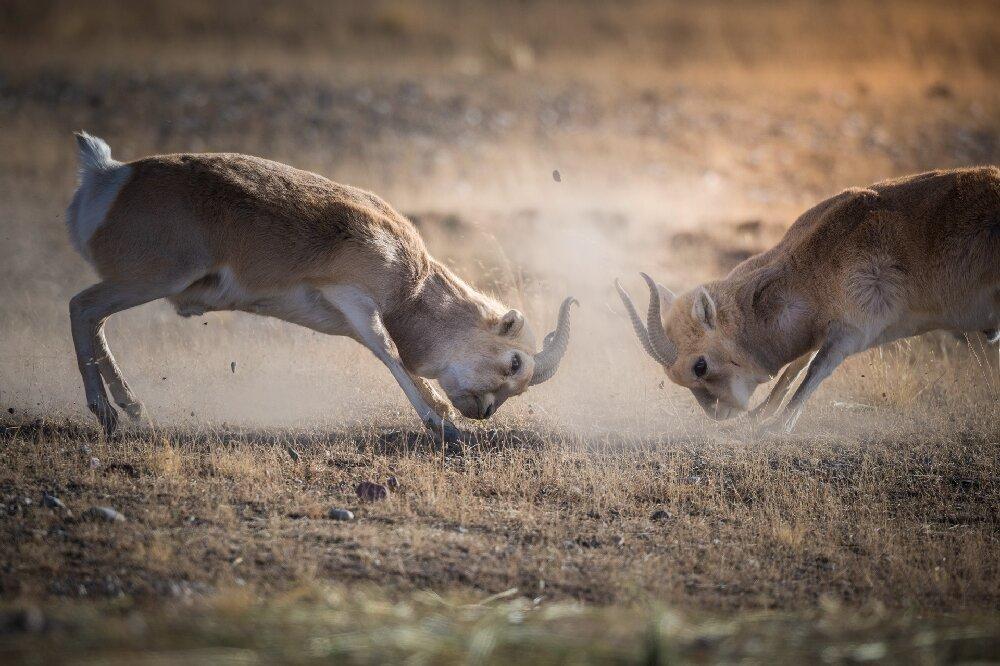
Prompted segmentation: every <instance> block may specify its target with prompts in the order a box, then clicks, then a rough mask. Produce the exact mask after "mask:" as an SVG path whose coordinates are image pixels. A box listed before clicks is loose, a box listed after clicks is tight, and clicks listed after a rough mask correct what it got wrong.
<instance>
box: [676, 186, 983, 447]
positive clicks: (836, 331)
mask: <svg viewBox="0 0 1000 666" xmlns="http://www.w3.org/2000/svg"><path fill="white" fill-rule="evenodd" d="M699 290H704V291H705V292H706V293H707V294H708V295H709V296H710V297H711V300H712V302H714V305H715V309H716V311H717V322H716V324H715V326H714V327H712V326H706V325H705V324H704V323H703V322H702V321H701V320H699V318H698V317H697V316H695V315H694V314H693V306H694V303H695V302H696V299H697V295H698V294H699V293H700V292H699ZM998 325H1000V169H997V168H996V167H980V168H971V169H955V170H950V171H933V172H930V173H924V174H919V175H915V176H909V177H906V178H900V179H897V180H889V181H884V182H880V183H877V184H875V185H872V186H871V187H870V188H855V189H849V190H846V191H844V192H842V193H840V194H838V195H836V196H834V197H831V198H830V199H827V200H826V201H823V202H822V203H820V204H818V205H817V206H815V207H813V208H812V209H810V210H808V211H806V212H805V213H804V214H803V215H802V216H801V217H799V219H798V220H797V221H796V222H795V224H793V225H792V227H791V228H790V229H789V230H788V232H787V234H786V235H785V237H784V238H783V239H782V240H781V242H780V243H778V245H776V246H775V247H774V248H772V249H771V250H768V251H767V252H764V253H762V254H759V255H757V256H754V257H751V258H750V259H747V260H746V261H745V262H743V263H742V264H740V265H739V266H737V267H736V268H735V269H733V271H732V272H730V274H729V275H728V276H726V278H724V279H722V280H718V281H715V282H710V283H708V284H705V285H702V286H701V287H699V288H698V289H696V290H692V291H691V292H688V293H686V294H683V295H681V296H679V297H677V298H676V299H673V301H672V302H671V303H670V307H669V309H666V310H665V311H664V312H663V326H664V328H665V330H666V333H667V336H668V338H669V339H670V340H671V341H672V342H673V343H674V345H675V346H676V347H677V350H678V354H677V361H676V362H674V363H673V364H672V365H671V366H670V367H669V368H667V374H668V376H669V377H670V378H671V379H672V380H673V381H674V382H676V383H678V384H680V385H682V386H686V387H688V388H691V389H692V391H694V392H695V395H696V397H698V398H699V402H701V404H702V406H703V407H705V409H706V412H708V413H709V414H710V415H712V416H715V417H719V418H727V417H729V416H733V415H735V414H736V413H739V412H741V411H744V410H745V409H746V408H747V399H748V398H749V396H750V393H752V391H753V388H754V387H755V386H756V385H758V384H759V383H761V382H763V381H766V380H767V379H769V378H770V377H772V376H774V375H776V374H777V373H778V372H779V371H780V370H781V368H782V367H783V366H785V365H786V364H788V363H791V362H792V361H795V360H796V359H802V360H800V361H799V362H798V363H796V364H795V368H794V373H791V374H792V377H791V379H788V380H787V381H786V379H787V378H783V380H782V381H781V382H779V386H778V387H776V389H775V393H780V395H772V396H771V397H769V399H768V400H767V405H766V408H765V407H764V406H762V409H763V410H764V411H763V412H762V414H761V415H762V416H768V415H769V414H770V412H773V410H774V409H775V408H776V407H777V404H775V403H778V404H780V401H781V397H782V395H783V393H784V391H785V390H787V387H788V384H790V383H791V380H793V379H794V374H797V372H798V369H800V368H801V367H802V366H804V365H805V359H808V355H809V354H811V353H812V352H814V351H817V350H818V353H817V355H816V358H815V359H814V360H813V362H812V363H811V364H810V365H809V370H808V372H807V377H806V380H805V381H804V382H803V385H802V387H800V389H799V390H798V391H797V392H796V394H795V396H793V398H792V400H791V402H790V403H789V405H788V408H787V409H786V415H785V416H786V419H787V420H786V421H785V422H784V423H783V425H784V426H785V427H786V428H789V429H790V428H791V426H792V425H794V421H795V418H796V417H797V415H798V412H799V410H800V409H801V406H802V403H803V402H804V401H805V399H806V398H807V397H808V395H809V393H811V391H812V390H814V389H815V387H816V385H818V383H819V382H820V381H822V379H823V378H824V377H825V376H827V375H828V374H829V373H830V372H831V371H832V370H833V368H834V367H836V365H837V364H838V363H839V362H840V361H841V360H842V359H843V358H845V357H846V356H848V355H850V354H853V353H856V352H858V351H862V350H864V349H868V348H870V347H872V346H875V345H879V344H882V343H884V342H888V341H891V340H895V339H898V338H902V337H907V336H911V335H918V334H920V333H924V332H926V331H930V330H934V329H946V330H954V331H976V330H983V331H988V330H995V329H996V328H997V327H998ZM701 357H704V358H705V359H706V361H707V366H708V372H707V373H706V374H705V376H704V377H702V378H698V377H696V376H695V374H694V372H693V367H694V364H695V362H696V361H697V359H698V358H701ZM803 357H805V358H804V359H803ZM775 398H777V400H775Z"/></svg>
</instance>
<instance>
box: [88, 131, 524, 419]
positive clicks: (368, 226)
mask: <svg viewBox="0 0 1000 666" xmlns="http://www.w3.org/2000/svg"><path fill="white" fill-rule="evenodd" d="M81 137H82V138H81V139H80V140H81V146H85V141H84V139H86V140H89V141H91V144H88V145H98V146H104V149H105V152H107V154H108V155H110V152H109V151H107V149H106V144H103V142H101V141H100V140H99V139H97V140H95V139H93V138H92V137H87V136H86V135H81ZM84 150H86V148H84ZM86 157H87V155H86V154H84V155H83V156H82V159H81V162H82V163H85V162H86ZM113 164H116V165H118V167H122V168H124V167H127V168H128V169H131V175H130V177H129V178H128V180H127V182H125V184H124V185H123V186H122V187H121V189H120V191H118V193H117V196H116V197H115V199H114V202H113V204H112V205H111V207H110V209H109V210H108V212H107V215H106V216H105V218H104V220H103V223H102V224H101V225H100V226H99V227H98V228H97V230H96V231H95V232H94V233H93V235H92V236H91V237H90V238H89V241H88V242H87V244H86V250H87V254H88V255H89V258H90V259H91V261H92V263H93V264H94V267H95V268H96V270H97V272H98V274H99V275H100V277H101V279H102V282H101V283H100V284H98V285H95V286H94V287H91V288H90V289H89V290H85V291H84V292H81V294H79V295H78V296H77V297H75V298H74V301H73V303H72V304H71V314H72V315H73V320H74V339H75V340H76V341H77V351H78V356H79V358H80V365H81V372H82V373H83V374H84V379H85V384H87V387H88V404H89V405H90V407H91V409H92V410H94V411H95V413H96V414H98V416H99V417H100V418H101V420H102V423H104V425H105V427H106V428H107V429H109V430H110V429H111V428H113V427H114V420H115V417H114V414H113V412H114V410H113V409H111V408H110V405H107V404H106V402H107V401H106V398H103V386H101V385H100V381H99V379H95V378H96V377H97V369H96V368H98V367H99V368H100V369H101V370H102V372H101V375H102V376H103V378H104V380H105V381H107V382H108V385H109V387H110V388H111V389H112V393H114V394H115V399H116V400H117V401H118V402H119V404H120V405H121V406H122V407H124V408H126V409H128V410H129V412H130V413H132V412H136V413H139V412H141V406H139V405H138V402H137V401H136V400H135V398H134V396H133V395H132V394H131V391H129V390H128V389H127V385H126V384H124V380H123V379H122V378H121V375H120V372H119V371H118V369H117V366H116V365H115V364H114V361H113V358H112V357H111V355H110V352H109V351H107V348H106V343H105V344H104V345H103V347H102V346H101V345H100V344H98V343H99V342H100V341H94V340H91V338H92V337H94V336H95V335H96V334H97V333H100V326H101V324H102V323H103V321H104V319H105V318H106V317H107V316H109V315H110V314H113V313H114V312H118V311H121V310H123V309H127V308H129V307H133V306H134V305H138V304H140V303H143V302H147V301H150V300H155V299H157V298H167V299H169V300H170V301H171V302H172V303H173V304H174V305H175V307H176V308H177V310H178V312H179V313H180V314H182V315H192V314H201V313H203V312H207V311H212V310H244V311H248V312H254V313H258V314H263V315H269V316H274V317H279V318H282V319H285V320H288V321H292V322H294V323H298V324H302V325H304V326H309V327H311V328H314V329H316V330H320V331H323V332H325V333H330V334H334V335H347V336H350V337H353V338H355V339H357V340H358V341H359V342H362V343H363V344H365V345H366V346H368V347H369V348H370V349H372V350H373V352H374V353H375V354H376V355H377V356H379V358H381V359H382V360H383V361H384V362H385V363H386V364H387V365H388V366H389V367H390V369H392V370H393V374H394V376H396V378H397V380H399V381H400V384H401V386H403V388H404V391H407V394H408V396H409V397H410V398H411V402H413V403H414V406H415V407H416V408H417V410H418V412H419V411H422V410H423V408H424V406H429V407H430V408H432V409H433V411H434V412H436V413H437V416H439V417H441V418H445V417H447V416H448V413H447V412H446V411H445V410H446V409H447V406H446V404H445V403H444V402H443V400H441V399H440V397H439V396H437V394H436V392H435V391H434V389H433V388H431V387H430V385H429V384H428V383H427V382H426V381H423V379H422V378H429V379H438V380H439V381H440V383H441V385H442V387H443V388H444V389H445V392H446V393H447V394H448V396H449V398H450V399H451V401H452V403H453V404H455V406H456V407H457V408H458V409H459V411H461V412H462V413H463V414H464V415H466V416H470V417H474V418H485V417H487V416H490V415H491V414H492V413H493V412H494V411H495V410H496V408H498V407H499V406H500V404H502V403H503V401H504V400H506V399H507V398H508V397H510V396H512V395H517V394H519V393H522V392H523V391H524V390H525V389H526V388H527V386H528V385H529V382H530V380H531V378H532V373H533V368H534V358H533V354H534V353H535V351H534V350H535V338H534V335H533V333H532V330H531V328H530V326H528V325H527V324H526V323H525V322H524V320H523V317H521V315H520V313H517V312H516V311H512V310H508V309H507V308H505V307H504V306H502V305H501V304H500V303H498V302H497V301H495V300H494V299H492V298H489V297H487V296H485V295H483V294H481V293H479V292H477V291H476V290H474V289H472V288H471V287H470V286H469V285H467V284H466V283H465V282H463V281H462V280H461V279H460V278H458V277H457V276H456V275H455V274H453V273H452V272H451V271H450V270H448V269H447V268H446V267H444V266H443V265H441V264H440V263H438V262H437V261H435V260H434V259H433V258H432V257H431V256H430V255H429V254H428V252H427V249H426V247H425V246H424V243H423V241H422V239H421V238H420V235H419V234H418V232H417V230H416V229H415V228H414V226H413V225H412V224H411V223H410V222H409V221H408V220H407V219H406V218H405V217H403V216H402V215H400V214H399V213H398V212H396V211H395V210H394V209H393V208H392V207H391V206H389V205H388V204H387V203H386V202H384V201H383V200H381V199H380V198H378V197H377V196H375V195H374V194H371V193H370V192H366V191H363V190H360V189H357V188H354V187H349V186H345V185H339V184H337V183H334V182H331V181H329V180H327V179H326V178H323V177H322V176H319V175H317V174H314V173H309V172H306V171H301V170H298V169H294V168H292V167H289V166H286V165H284V164H279V163H277V162H272V161H269V160H265V159H261V158H257V157H250V156H247V155H238V154H228V153H227V154H182V155H164V156H156V157H148V158H145V159H140V160H137V161H134V162H131V163H129V164H127V165H121V164H120V163H113ZM109 168H110V167H109ZM125 173H127V172H125ZM73 213H74V209H73V208H71V215H72V214H73ZM72 222H73V221H72V219H71V220H70V225H71V229H72ZM101 340H103V334H101ZM515 353H516V354H517V355H518V356H519V357H520V358H519V361H518V362H519V363H520V365H521V367H520V369H519V370H518V371H517V372H516V373H512V371H511V368H512V358H513V355H515ZM397 355H398V359H399V362H398V363H397V362H396V361H394V360H393V359H394V358H397ZM107 359H110V365H109V364H108V361H107ZM399 364H401V366H402V369H401V368H400V367H398V366H399ZM112 366H113V367H112ZM404 370H405V372H404ZM88 380H89V381H88ZM95 383H96V386H95ZM421 416H422V418H425V419H429V421H430V422H431V426H432V427H437V428H439V429H440V428H441V427H442V422H441V419H440V418H436V417H435V415H434V414H430V415H428V414H421ZM443 425H444V426H449V424H447V422H444V424H443Z"/></svg>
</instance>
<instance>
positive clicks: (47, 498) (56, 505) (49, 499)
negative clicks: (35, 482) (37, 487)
mask: <svg viewBox="0 0 1000 666" xmlns="http://www.w3.org/2000/svg"><path fill="white" fill-rule="evenodd" d="M42 506H47V507H48V508H50V509H62V510H65V509H66V505H65V504H63V503H62V500H61V499H59V498H58V497H56V496H55V495H49V494H48V493H47V492H44V491H43V492H42Z"/></svg>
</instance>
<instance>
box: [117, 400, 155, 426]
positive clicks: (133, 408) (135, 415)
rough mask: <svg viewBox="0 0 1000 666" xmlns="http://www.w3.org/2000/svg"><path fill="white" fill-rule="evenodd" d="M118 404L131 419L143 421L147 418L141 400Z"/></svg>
mask: <svg viewBox="0 0 1000 666" xmlns="http://www.w3.org/2000/svg"><path fill="white" fill-rule="evenodd" d="M118 406H119V407H121V408H122V409H124V410H125V413H126V414H128V417H129V418H130V419H132V420H133V421H138V422H143V421H147V420H148V419H149V417H148V415H147V414H146V408H145V407H143V405H142V403H141V402H138V401H136V402H129V403H126V404H119V405H118Z"/></svg>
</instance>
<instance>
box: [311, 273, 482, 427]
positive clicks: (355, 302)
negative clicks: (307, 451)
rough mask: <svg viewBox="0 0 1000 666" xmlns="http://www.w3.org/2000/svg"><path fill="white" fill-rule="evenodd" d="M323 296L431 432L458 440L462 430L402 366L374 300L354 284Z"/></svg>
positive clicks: (338, 288) (332, 289) (333, 289)
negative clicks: (428, 400)
mask: <svg viewBox="0 0 1000 666" xmlns="http://www.w3.org/2000/svg"><path fill="white" fill-rule="evenodd" d="M324 295H325V296H326V297H327V298H328V299H329V300H330V302H331V303H332V304H333V305H334V306H336V307H337V309H338V310H340V311H341V312H342V313H343V314H344V317H345V318H346V319H347V321H348V323H349V324H350V326H351V328H352V329H353V331H354V333H355V335H356V336H357V339H358V340H359V341H360V342H361V344H363V345H364V346H365V347H367V348H368V349H369V350H371V352H372V353H373V354H375V356H376V358H378V360H380V361H382V363H384V364H385V366H386V367H387V368H389V371H390V372H391V373H392V376H393V377H395V378H396V382H397V383H399V386H400V388H402V389H403V393H405V394H406V397H407V398H408V399H409V401H410V404H411V405H413V408H414V409H415V410H417V414H418V415H419V416H420V420H421V421H423V422H424V424H425V425H426V426H427V427H428V428H429V429H430V430H431V432H433V433H434V434H435V435H438V436H440V437H442V438H443V439H444V440H445V441H446V442H454V441H458V440H459V439H460V438H461V435H462V433H461V431H459V430H458V428H456V427H455V426H454V425H453V424H451V423H450V422H448V421H447V420H445V419H443V418H441V415H440V414H438V412H437V411H436V410H435V409H434V408H433V407H431V406H430V405H429V404H428V403H427V401H426V400H425V399H424V396H423V395H422V392H421V390H420V388H418V386H417V384H416V383H415V382H414V381H413V378H412V377H411V376H410V373H409V372H407V371H406V368H404V367H403V362H402V360H401V359H400V357H399V351H398V350H397V349H396V343H395V342H393V340H392V337H391V336H390V335H389V331H387V330H386V328H385V325H384V324H383V322H382V316H381V314H379V311H378V306H377V305H376V304H375V301H374V300H372V298H371V297H370V296H368V295H367V294H365V293H364V292H362V291H360V290H358V289H356V288H354V287H333V288H329V289H326V290H324Z"/></svg>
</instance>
